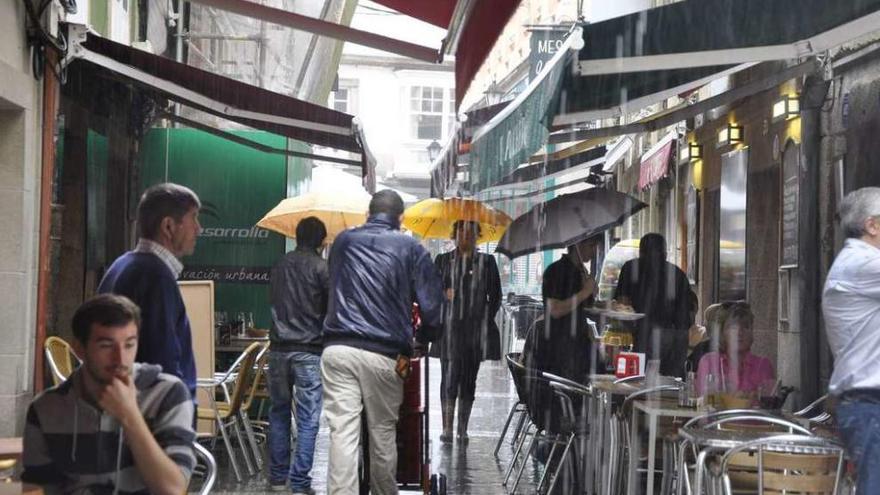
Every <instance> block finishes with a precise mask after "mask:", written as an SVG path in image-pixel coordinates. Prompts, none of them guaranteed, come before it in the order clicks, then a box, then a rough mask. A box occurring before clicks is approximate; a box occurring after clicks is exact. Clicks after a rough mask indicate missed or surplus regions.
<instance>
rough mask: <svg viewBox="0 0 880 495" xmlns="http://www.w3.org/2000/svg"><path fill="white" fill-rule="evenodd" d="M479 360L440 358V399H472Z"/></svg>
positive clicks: (475, 386) (475, 387)
mask: <svg viewBox="0 0 880 495" xmlns="http://www.w3.org/2000/svg"><path fill="white" fill-rule="evenodd" d="M479 371H480V360H479V359H471V358H454V359H442V360H440V373H441V375H440V400H443V401H454V400H456V399H461V400H468V401H473V400H474V394H475V392H476V391H477V373H478V372H479Z"/></svg>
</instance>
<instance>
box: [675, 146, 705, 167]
mask: <svg viewBox="0 0 880 495" xmlns="http://www.w3.org/2000/svg"><path fill="white" fill-rule="evenodd" d="M702 158H703V145H702V144H697V143H686V144H685V145H684V146H682V147H681V151H680V152H679V154H678V161H679V163H688V162H692V161H695V160H701V159H702Z"/></svg>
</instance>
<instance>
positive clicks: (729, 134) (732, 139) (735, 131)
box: [718, 124, 743, 146]
mask: <svg viewBox="0 0 880 495" xmlns="http://www.w3.org/2000/svg"><path fill="white" fill-rule="evenodd" d="M741 142H743V127H742V126H741V125H736V124H727V127H724V128H722V129H721V130H720V131H719V132H718V146H727V145H728V144H736V143H741Z"/></svg>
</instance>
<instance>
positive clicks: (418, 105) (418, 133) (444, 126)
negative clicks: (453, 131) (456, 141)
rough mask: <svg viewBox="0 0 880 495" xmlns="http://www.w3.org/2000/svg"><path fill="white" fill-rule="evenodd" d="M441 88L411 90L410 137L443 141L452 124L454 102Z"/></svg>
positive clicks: (428, 87)
mask: <svg viewBox="0 0 880 495" xmlns="http://www.w3.org/2000/svg"><path fill="white" fill-rule="evenodd" d="M448 95H449V92H448V91H447V90H445V89H444V88H441V87H431V86H413V87H411V88H410V95H409V96H410V98H409V109H410V135H411V136H412V137H413V138H414V139H424V140H432V139H436V140H438V141H442V140H443V139H444V138H445V137H446V135H447V134H448V129H449V128H450V126H451V124H452V111H451V108H452V101H451V100H450V99H449V97H448Z"/></svg>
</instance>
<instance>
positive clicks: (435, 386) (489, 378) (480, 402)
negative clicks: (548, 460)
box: [213, 359, 535, 495]
mask: <svg viewBox="0 0 880 495" xmlns="http://www.w3.org/2000/svg"><path fill="white" fill-rule="evenodd" d="M430 366H431V368H430V381H431V387H430V390H431V400H430V422H431V453H432V472H434V473H443V474H445V475H446V476H447V480H448V481H447V483H448V485H447V486H448V493H450V494H480V495H482V494H487V495H492V494H504V493H508V492H507V490H506V489H505V488H504V487H503V486H501V481H502V479H503V477H504V472H505V468H506V467H507V465H508V464H509V461H510V458H511V457H512V455H513V447H512V446H511V445H510V442H509V441H507V442H505V443H504V445H503V446H502V448H501V451H500V452H499V457H498V459H496V458H495V457H494V456H493V455H492V451H493V450H494V448H495V442H496V441H497V439H498V435H499V433H500V432H501V429H502V428H503V427H504V421H505V419H507V413H508V411H509V410H510V407H511V406H512V405H513V403H514V402H515V401H516V392H515V390H514V388H513V384H512V382H511V380H510V375H509V373H508V371H507V367H506V366H505V365H504V364H503V363H502V362H494V361H490V362H484V363H483V365H482V366H481V367H480V374H479V379H478V382H477V398H476V402H475V404H474V410H473V413H472V415H471V421H470V428H469V431H470V441H469V442H468V443H467V444H466V445H462V444H460V443H458V442H456V443H454V444H452V445H445V444H441V443H440V440H439V436H440V431H441V414H440V400H439V390H440V362H439V360H436V359H431V363H430ZM328 432H329V430H328V429H327V426H326V424H325V423H324V422H323V421H322V424H321V431H320V433H319V435H318V443H317V448H316V452H315V467H314V469H313V471H312V478H313V482H312V488H314V489H315V490H316V491H317V492H318V493H325V488H326V482H327V450H328V442H329V438H328V434H329V433H328ZM511 435H512V433H511ZM508 438H509V436H508ZM220 445H221V443H220V442H218V445H217V447H216V449H215V450H214V457H215V458H216V459H217V463H218V466H219V469H218V470H219V475H218V481H217V484H216V485H215V487H214V488H215V489H214V491H213V493H273V492H270V491H269V490H268V486H267V481H266V478H265V475H264V474H263V473H259V474H257V475H256V476H252V477H249V478H247V479H245V480H244V481H243V483H236V481H235V476H234V475H233V473H232V470H231V468H229V464H228V458H227V456H226V452H225V451H224V450H223V448H222V447H221V446H220ZM266 459H267V460H268V458H266ZM239 462H240V463H241V460H239ZM242 469H244V468H243V467H242ZM514 474H515V473H514ZM512 485H513V482H512V480H511V484H510V486H512ZM534 486H535V480H534V479H533V470H532V465H531V463H530V465H529V466H527V469H526V472H525V474H524V475H523V480H522V481H521V482H520V487H519V488H518V489H517V493H523V494H525V493H534ZM275 493H277V492H275Z"/></svg>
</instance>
